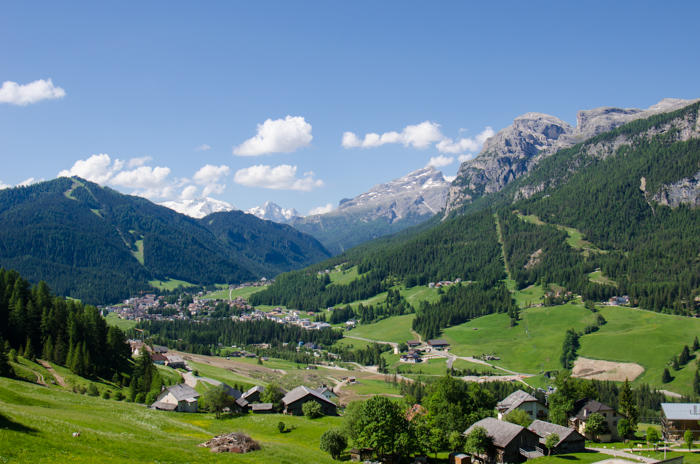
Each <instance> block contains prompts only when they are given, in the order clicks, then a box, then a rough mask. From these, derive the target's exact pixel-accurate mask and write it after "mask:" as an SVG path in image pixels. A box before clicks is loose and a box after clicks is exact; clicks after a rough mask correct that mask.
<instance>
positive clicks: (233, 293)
mask: <svg viewBox="0 0 700 464" xmlns="http://www.w3.org/2000/svg"><path fill="white" fill-rule="evenodd" d="M263 290H266V288H265V287H245V288H239V289H236V290H229V288H228V286H227V288H224V289H222V290H220V291H218V292H213V293H209V294H208V295H204V296H203V297H202V298H206V299H211V300H228V299H229V293H230V297H231V301H233V300H235V299H236V298H238V297H241V298H243V299H248V297H249V296H250V295H252V294H253V293H257V292H261V291H263Z"/></svg>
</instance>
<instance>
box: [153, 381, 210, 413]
mask: <svg viewBox="0 0 700 464" xmlns="http://www.w3.org/2000/svg"><path fill="white" fill-rule="evenodd" d="M197 398H199V393H197V392H196V391H195V389H194V388H192V387H189V386H187V385H185V384H184V383H182V384H179V385H173V386H171V387H166V388H164V389H163V391H161V392H160V395H158V397H156V402H155V403H153V404H152V405H151V408H153V409H160V410H161V411H177V412H197V411H198V408H197Z"/></svg>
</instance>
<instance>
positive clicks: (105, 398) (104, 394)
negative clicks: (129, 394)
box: [102, 390, 112, 400]
mask: <svg viewBox="0 0 700 464" xmlns="http://www.w3.org/2000/svg"><path fill="white" fill-rule="evenodd" d="M111 397H112V395H110V394H109V390H105V392H104V393H102V399H104V400H108V399H110V398H111Z"/></svg>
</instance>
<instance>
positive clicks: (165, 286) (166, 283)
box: [148, 279, 194, 290]
mask: <svg viewBox="0 0 700 464" xmlns="http://www.w3.org/2000/svg"><path fill="white" fill-rule="evenodd" d="M148 283H149V284H151V286H153V287H157V288H160V289H162V290H175V289H176V288H178V287H179V286H180V285H182V286H183V287H194V284H191V283H189V282H185V281H184V280H175V279H166V280H149V281H148Z"/></svg>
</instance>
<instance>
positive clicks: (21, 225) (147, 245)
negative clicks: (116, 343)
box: [0, 177, 330, 303]
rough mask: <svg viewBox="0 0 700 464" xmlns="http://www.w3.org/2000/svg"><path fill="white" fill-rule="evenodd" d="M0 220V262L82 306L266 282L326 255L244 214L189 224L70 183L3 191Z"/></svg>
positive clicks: (142, 202) (291, 232)
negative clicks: (167, 284)
mask: <svg viewBox="0 0 700 464" xmlns="http://www.w3.org/2000/svg"><path fill="white" fill-rule="evenodd" d="M0 223H2V227H1V228H0V266H2V267H4V268H6V269H15V270H16V271H18V272H20V273H21V274H22V275H23V276H25V277H26V278H27V279H28V280H30V281H31V282H39V281H41V280H44V281H46V282H47V283H48V284H49V285H50V287H51V288H52V289H54V291H55V292H56V293H57V294H59V295H66V296H71V297H73V298H79V299H82V300H83V301H85V302H86V303H108V302H114V301H115V300H119V299H121V298H126V297H128V296H130V295H133V294H134V293H136V292H137V291H140V290H149V289H151V290H152V287H151V285H150V284H149V282H151V283H154V282H155V281H164V280H168V279H175V280H180V281H184V282H187V283H191V284H197V285H204V284H213V283H220V284H224V283H237V282H242V281H248V280H253V279H259V278H261V277H268V278H270V277H274V276H275V275H277V274H279V273H280V272H284V271H289V270H292V269H299V268H303V267H305V266H308V265H309V264H312V263H314V262H317V261H319V260H322V259H324V258H326V257H328V256H329V255H330V254H329V253H328V251H327V250H326V249H325V248H324V247H323V246H322V245H321V244H320V243H319V242H318V241H317V240H316V239H314V238H313V237H311V236H309V235H306V234H303V233H301V232H299V231H297V230H295V229H293V228H292V227H290V226H287V225H283V224H276V223H273V222H270V221H263V220H260V219H258V218H256V217H254V216H252V215H250V214H245V213H243V212H242V211H227V212H215V213H212V214H209V215H207V216H206V217H205V218H202V219H195V218H191V217H189V216H186V215H183V214H180V213H177V212H175V211H173V210H171V209H169V208H166V207H164V206H160V205H156V204H154V203H152V202H150V201H149V200H146V199H144V198H140V197H135V196H130V195H123V194H121V193H119V192H117V191H115V190H112V189H110V188H107V187H101V186H99V185H97V184H94V183H91V182H88V181H86V180H84V179H80V178H77V177H73V178H67V177H61V178H58V179H55V180H52V181H48V182H41V183H38V184H33V185H30V186H26V187H15V188H11V189H4V190H0ZM155 285H156V286H157V285H158V284H157V283H156V284H155Z"/></svg>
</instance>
